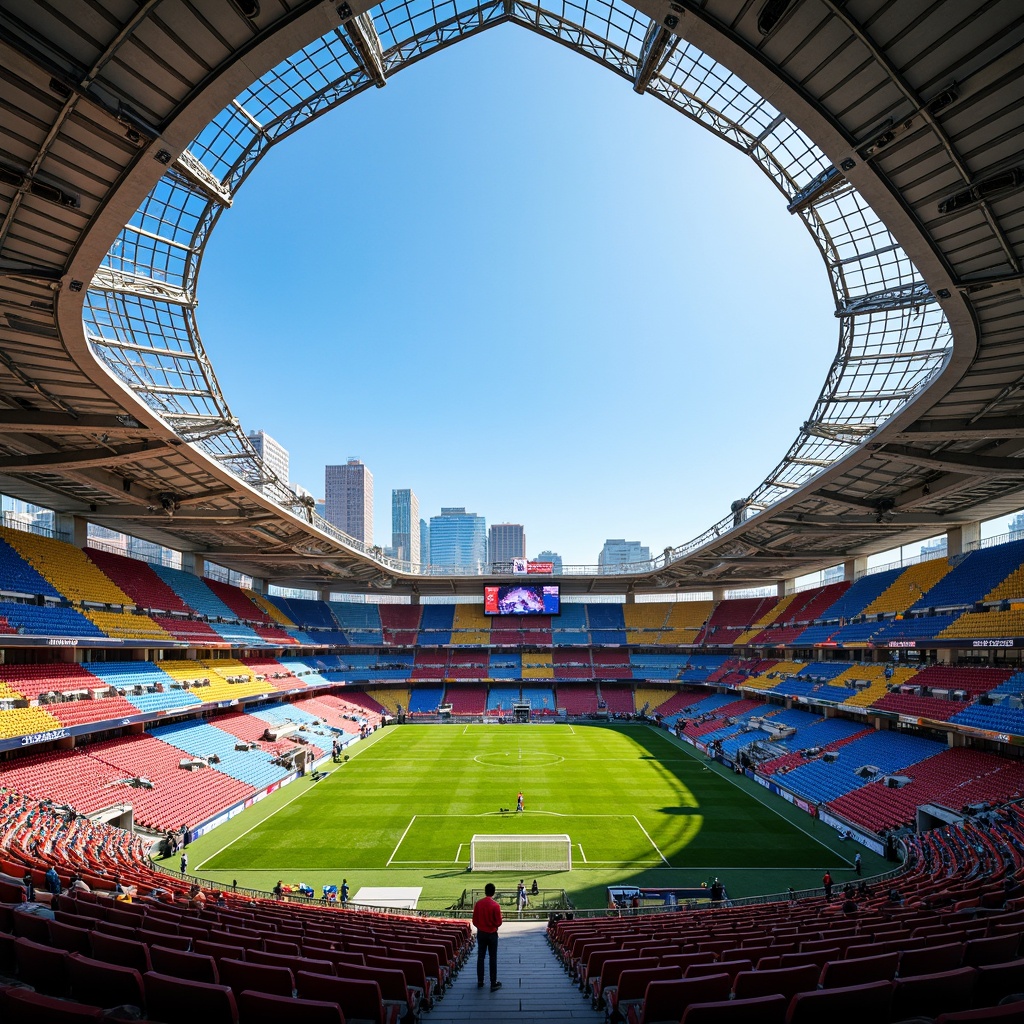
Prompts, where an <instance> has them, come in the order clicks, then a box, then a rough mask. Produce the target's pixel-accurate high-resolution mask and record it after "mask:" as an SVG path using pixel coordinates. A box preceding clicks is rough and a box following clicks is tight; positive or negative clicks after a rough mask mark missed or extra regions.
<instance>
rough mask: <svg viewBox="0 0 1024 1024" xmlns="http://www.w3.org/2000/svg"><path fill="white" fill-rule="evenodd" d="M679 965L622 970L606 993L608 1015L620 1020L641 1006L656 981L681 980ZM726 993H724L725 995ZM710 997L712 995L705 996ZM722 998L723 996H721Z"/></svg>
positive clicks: (681, 973)
mask: <svg viewBox="0 0 1024 1024" xmlns="http://www.w3.org/2000/svg"><path fill="white" fill-rule="evenodd" d="M682 980H683V969H682V968H681V967H648V968H644V969H642V970H639V971H634V970H629V971H623V972H622V973H621V974H620V975H619V983H618V985H617V986H616V987H615V989H614V990H613V991H611V992H609V993H608V997H607V1001H608V1017H609V1019H611V1020H616V1021H621V1020H625V1018H626V1017H627V1016H628V1015H629V1013H630V1011H631V1010H633V1011H635V1010H636V1009H638V1008H639V1007H641V1006H643V1004H644V999H645V997H646V994H647V986H648V985H650V984H651V983H653V982H657V981H682ZM727 995H728V993H726V996H727ZM707 998H709V999H710V998H712V997H710V996H709V997H707ZM723 998H724V997H723Z"/></svg>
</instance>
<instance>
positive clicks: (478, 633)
mask: <svg viewBox="0 0 1024 1024" xmlns="http://www.w3.org/2000/svg"><path fill="white" fill-rule="evenodd" d="M490 635H491V622H490V619H489V618H488V617H487V616H486V615H484V606H483V605H482V604H457V605H456V606H455V617H454V619H453V621H452V633H451V640H450V642H451V643H453V644H464V645H473V646H480V645H483V646H486V645H487V644H489V643H490V642H491V640H490Z"/></svg>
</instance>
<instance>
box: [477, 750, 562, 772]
mask: <svg viewBox="0 0 1024 1024" xmlns="http://www.w3.org/2000/svg"><path fill="white" fill-rule="evenodd" d="M473 760H474V761H476V762H478V763H479V764H486V765H489V766H490V767H492V768H546V767H547V766H548V765H552V764H558V762H559V761H564V760H565V758H564V757H562V756H561V755H560V754H548V753H544V752H542V751H537V750H509V751H496V752H492V753H488V754H477V755H476V757H474V758H473Z"/></svg>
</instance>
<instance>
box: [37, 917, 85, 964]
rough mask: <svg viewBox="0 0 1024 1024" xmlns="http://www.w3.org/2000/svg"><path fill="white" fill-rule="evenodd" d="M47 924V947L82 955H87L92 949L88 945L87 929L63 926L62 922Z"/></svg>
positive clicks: (68, 925)
mask: <svg viewBox="0 0 1024 1024" xmlns="http://www.w3.org/2000/svg"><path fill="white" fill-rule="evenodd" d="M48 924H49V928H48V930H49V933H50V936H49V943H48V944H49V945H51V946H54V947H55V948H57V949H64V950H67V952H69V953H84V954H85V955H86V956H88V955H89V953H90V951H91V949H92V947H91V946H90V945H89V929H88V928H76V927H75V926H74V925H70V924H65V923H64V922H63V921H50V922H48Z"/></svg>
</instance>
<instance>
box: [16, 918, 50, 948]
mask: <svg viewBox="0 0 1024 1024" xmlns="http://www.w3.org/2000/svg"><path fill="white" fill-rule="evenodd" d="M13 917H14V934H15V936H21V937H24V938H26V939H31V940H32V941H33V942H40V943H42V944H43V945H44V946H47V945H49V943H50V927H49V926H50V922H49V919H48V918H45V917H40V916H39V915H38V914H25V913H20V912H18V911H17V910H16V911H15V912H14V914H13Z"/></svg>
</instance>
